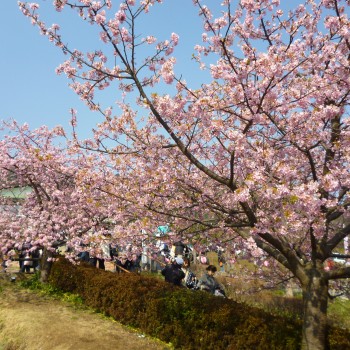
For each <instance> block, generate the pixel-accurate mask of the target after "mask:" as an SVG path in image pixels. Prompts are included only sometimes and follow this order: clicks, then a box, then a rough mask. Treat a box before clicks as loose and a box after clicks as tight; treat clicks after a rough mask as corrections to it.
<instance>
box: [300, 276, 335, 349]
mask: <svg viewBox="0 0 350 350" xmlns="http://www.w3.org/2000/svg"><path fill="white" fill-rule="evenodd" d="M302 289H303V311H304V318H303V332H302V346H301V349H302V350H325V349H326V348H327V346H326V340H327V306H328V281H327V280H325V279H324V278H323V276H322V272H321V273H320V271H319V270H317V269H312V270H310V271H309V278H308V283H306V284H305V285H303V286H302Z"/></svg>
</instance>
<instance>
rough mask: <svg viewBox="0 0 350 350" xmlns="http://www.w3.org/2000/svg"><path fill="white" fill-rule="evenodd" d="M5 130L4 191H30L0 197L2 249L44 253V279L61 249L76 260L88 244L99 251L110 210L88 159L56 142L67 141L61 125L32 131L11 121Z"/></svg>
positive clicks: (2, 186)
mask: <svg viewBox="0 0 350 350" xmlns="http://www.w3.org/2000/svg"><path fill="white" fill-rule="evenodd" d="M3 131H5V132H6V136H5V138H4V139H3V140H2V141H1V142H0V149H1V152H0V154H1V156H0V158H1V167H0V174H1V178H2V181H1V190H6V189H13V188H17V187H22V188H23V187H28V188H30V189H31V191H30V193H27V194H26V196H24V198H22V199H20V200H17V202H14V201H13V198H8V197H6V196H3V195H1V196H0V204H1V208H2V210H1V235H0V246H1V250H2V253H9V252H11V251H12V252H14V251H15V250H18V251H20V250H21V249H22V248H23V245H27V246H28V247H30V250H32V251H33V250H35V249H43V252H44V254H43V259H42V262H41V265H42V266H41V269H40V271H41V279H42V280H43V281H46V279H47V277H48V274H49V272H50V268H51V261H52V256H53V253H54V252H55V251H56V249H57V248H58V247H59V246H60V245H63V244H65V245H66V247H67V248H69V250H70V251H71V255H75V256H76V254H78V253H79V252H80V251H81V250H82V247H83V245H84V244H85V245H87V244H89V243H90V244H91V243H94V244H95V246H96V247H99V243H100V242H101V239H102V236H103V233H105V232H104V231H106V229H105V228H106V224H107V223H106V219H107V218H108V214H107V213H106V208H108V207H107V206H106V205H104V204H103V203H104V201H105V200H104V198H103V193H102V192H100V191H99V192H98V193H94V190H95V189H94V188H91V187H90V185H89V183H88V179H89V178H90V177H93V174H92V173H91V172H90V170H87V168H86V167H87V166H89V159H88V157H87V155H85V156H84V155H82V154H81V152H74V149H73V148H72V147H68V148H67V146H69V143H68V144H67V145H65V143H63V144H60V143H59V142H58V141H59V139H60V141H61V142H62V141H64V142H66V136H65V133H64V131H63V130H62V128H61V127H56V128H54V129H53V130H49V129H48V128H47V127H45V126H43V127H41V128H40V129H37V130H34V131H31V130H29V127H28V125H23V126H19V125H18V124H17V123H16V122H14V121H12V122H6V123H4V124H3ZM90 161H91V156H90ZM90 168H91V166H90ZM87 171H88V173H87ZM82 179H83V180H82ZM92 253H93V254H96V255H97V256H98V254H101V252H99V251H96V252H92Z"/></svg>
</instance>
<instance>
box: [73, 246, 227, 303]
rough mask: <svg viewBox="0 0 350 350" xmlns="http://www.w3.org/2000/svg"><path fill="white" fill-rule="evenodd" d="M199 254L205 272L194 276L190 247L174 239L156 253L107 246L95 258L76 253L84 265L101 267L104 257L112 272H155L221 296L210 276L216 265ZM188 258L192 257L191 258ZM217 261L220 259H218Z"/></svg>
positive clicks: (188, 286) (190, 286)
mask: <svg viewBox="0 0 350 350" xmlns="http://www.w3.org/2000/svg"><path fill="white" fill-rule="evenodd" d="M203 256H204V255H200V256H199V257H198V261H199V263H200V264H205V265H207V267H206V270H205V273H204V274H203V275H202V276H201V277H199V278H198V277H197V276H196V274H195V273H194V272H193V271H192V269H191V266H190V265H191V261H193V256H192V255H191V249H190V248H189V247H188V246H187V245H186V244H184V243H183V242H181V241H179V242H175V243H174V244H173V245H172V246H171V248H168V247H167V245H164V244H160V245H159V250H158V251H157V252H156V253H152V252H148V251H147V250H143V251H142V252H141V253H139V254H136V253H135V252H132V250H131V249H130V248H120V247H111V246H110V247H109V250H108V251H107V250H106V249H105V255H104V256H101V255H100V257H99V258H97V257H94V256H91V255H90V254H89V252H88V251H83V252H81V253H79V255H78V257H79V258H80V259H81V260H83V261H85V262H87V263H88V264H90V265H92V266H94V267H97V268H100V269H105V259H106V260H107V261H111V262H113V263H114V269H113V270H114V272H117V273H123V272H136V273H140V272H141V271H145V270H148V271H151V272H159V273H160V274H161V275H163V276H164V279H165V281H166V282H169V283H172V284H174V285H176V286H180V287H184V288H188V289H191V290H204V291H207V292H209V293H211V294H213V295H217V296H223V297H225V292H224V288H223V286H222V285H221V284H220V283H219V282H218V281H217V280H216V278H215V277H214V275H215V273H216V271H217V267H216V266H214V265H211V264H209V262H208V260H207V259H205V261H203V259H202V257H203ZM191 258H192V259H191ZM219 264H220V259H219Z"/></svg>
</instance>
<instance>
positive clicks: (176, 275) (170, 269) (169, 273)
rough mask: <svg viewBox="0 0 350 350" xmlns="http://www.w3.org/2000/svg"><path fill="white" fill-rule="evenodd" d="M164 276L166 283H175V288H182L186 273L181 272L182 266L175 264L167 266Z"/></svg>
mask: <svg viewBox="0 0 350 350" xmlns="http://www.w3.org/2000/svg"><path fill="white" fill-rule="evenodd" d="M162 275H163V276H164V278H165V281H166V282H169V283H173V284H175V286H181V281H182V279H183V278H184V277H185V273H184V272H183V271H182V270H181V266H180V265H178V264H176V263H173V264H171V265H167V266H165V268H164V269H163V270H162Z"/></svg>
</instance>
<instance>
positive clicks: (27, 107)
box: [0, 0, 202, 138]
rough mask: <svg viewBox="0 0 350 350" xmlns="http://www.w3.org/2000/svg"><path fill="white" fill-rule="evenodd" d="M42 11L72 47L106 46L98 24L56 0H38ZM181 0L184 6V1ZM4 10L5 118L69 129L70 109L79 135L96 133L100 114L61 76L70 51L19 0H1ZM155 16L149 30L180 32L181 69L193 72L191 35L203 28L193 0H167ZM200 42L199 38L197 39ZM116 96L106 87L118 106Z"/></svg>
mask: <svg viewBox="0 0 350 350" xmlns="http://www.w3.org/2000/svg"><path fill="white" fill-rule="evenodd" d="M38 3H39V4H40V6H41V9H40V11H41V12H42V15H41V19H42V20H43V21H44V22H45V23H46V24H47V25H51V24H52V23H58V24H60V25H61V28H62V30H61V31H62V33H63V35H64V38H66V42H68V43H69V44H70V45H71V47H72V48H77V49H80V48H86V49H90V50H93V49H95V48H97V47H98V46H100V47H103V46H102V44H101V42H100V41H99V39H98V36H97V35H95V34H94V33H91V30H93V27H91V26H90V25H88V24H86V23H83V22H82V21H81V20H79V18H78V16H77V15H76V14H75V13H72V11H70V10H69V11H68V10H67V11H64V13H61V14H60V13H56V12H55V10H54V9H53V6H52V0H46V1H38ZM180 3H181V6H179V5H180ZM1 5H2V11H3V13H4V14H6V16H5V15H4V16H3V18H2V21H1V24H0V26H1V30H0V40H1V44H2V50H1V55H0V73H1V78H2V83H1V84H0V96H1V104H0V119H1V120H7V119H9V118H13V119H15V120H17V121H18V122H19V123H25V122H26V123H28V124H29V126H30V127H31V128H37V127H39V126H40V125H43V124H45V125H48V126H49V127H53V126H55V125H62V126H63V127H64V128H65V129H66V130H68V131H70V130H71V129H70V126H69V120H70V114H69V110H70V108H74V109H76V110H77V111H78V122H79V125H80V127H79V129H78V131H79V134H80V136H81V137H83V138H85V137H88V136H89V135H91V133H90V130H91V128H92V127H93V126H94V125H95V124H96V123H97V122H98V121H100V119H99V118H100V117H99V115H98V114H96V113H93V112H91V111H89V110H88V108H87V107H86V106H85V105H84V104H83V103H82V102H81V101H80V99H79V97H78V96H77V95H75V93H74V92H73V91H72V90H71V89H70V88H69V87H68V83H69V81H68V79H67V78H66V77H65V76H63V75H62V76H57V75H56V73H55V68H56V67H57V66H58V65H59V64H60V63H62V62H63V61H64V60H65V59H66V56H64V55H63V54H62V53H61V51H60V50H59V49H58V48H56V47H55V46H54V45H53V44H52V43H50V42H49V41H48V40H47V38H45V37H43V36H41V35H40V34H39V31H38V29H37V28H36V27H34V26H32V25H31V23H30V21H29V19H28V18H26V17H25V16H24V15H23V14H22V13H21V12H20V11H19V9H18V5H17V0H6V1H2V4H1ZM155 9H157V11H155V13H154V15H152V17H149V18H148V17H146V18H148V22H147V30H148V31H149V34H151V33H155V36H156V37H158V38H161V37H163V38H165V37H169V36H170V34H171V33H172V32H176V33H178V34H179V35H180V42H181V44H182V45H183V46H182V47H181V51H179V52H181V53H183V55H180V57H179V58H178V60H179V63H180V67H181V68H180V69H182V70H183V71H186V70H187V71H190V70H191V68H194V67H190V66H191V65H194V63H193V61H192V62H191V54H192V52H193V46H194V43H195V41H196V40H194V38H192V39H193V40H192V41H191V40H190V36H193V34H196V35H198V36H197V38H198V39H200V34H201V32H202V30H201V27H200V26H198V25H195V24H194V22H195V21H198V23H199V24H200V20H199V19H198V17H197V16H196V14H197V9H196V8H195V7H194V6H193V5H192V1H189V0H165V5H162V6H160V7H158V6H157V7H155ZM197 41H198V40H197ZM116 97H117V95H116V94H115V95H114V94H112V92H105V93H104V96H103V100H104V102H105V103H106V104H108V105H113V103H114V101H115V99H116Z"/></svg>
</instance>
